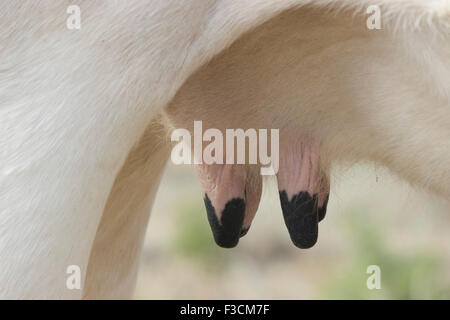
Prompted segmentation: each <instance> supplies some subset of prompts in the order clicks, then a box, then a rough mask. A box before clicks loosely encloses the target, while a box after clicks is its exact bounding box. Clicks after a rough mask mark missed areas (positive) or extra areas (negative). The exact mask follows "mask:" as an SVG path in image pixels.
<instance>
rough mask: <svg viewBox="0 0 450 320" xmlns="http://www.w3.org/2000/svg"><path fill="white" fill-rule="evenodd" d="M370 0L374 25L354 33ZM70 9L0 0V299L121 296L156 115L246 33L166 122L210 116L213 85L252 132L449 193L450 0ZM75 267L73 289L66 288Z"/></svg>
mask: <svg viewBox="0 0 450 320" xmlns="http://www.w3.org/2000/svg"><path fill="white" fill-rule="evenodd" d="M376 3H379V4H381V5H382V7H381V8H382V10H383V12H384V15H383V19H384V20H383V21H384V28H385V30H383V31H370V32H369V31H368V30H363V28H364V25H363V26H361V23H363V22H364V21H363V20H362V19H361V16H364V8H365V7H367V6H368V5H372V4H376ZM78 5H79V6H80V7H81V10H82V28H81V30H78V31H72V30H68V29H66V28H65V19H66V17H67V16H66V14H65V13H66V8H67V3H66V2H64V1H50V0H48V1H39V2H36V1H31V0H30V1H24V2H10V1H2V10H1V11H0V47H1V48H2V50H1V51H0V297H2V298H80V297H82V296H84V297H86V298H104V297H129V296H130V294H131V292H132V290H133V286H134V281H135V274H136V266H137V261H138V256H139V251H140V246H141V243H142V235H143V233H144V231H145V227H144V226H145V223H146V221H147V219H148V212H149V208H150V207H151V202H152V198H153V196H154V194H155V192H156V188H157V185H158V182H159V177H160V174H161V170H162V168H163V167H164V163H165V160H166V157H167V152H168V151H167V150H166V148H167V145H164V144H163V145H161V139H162V138H161V136H163V135H164V134H160V133H159V132H160V129H158V125H157V124H156V123H155V121H156V120H155V117H156V115H157V114H158V113H159V112H160V111H161V110H162V109H163V108H164V107H165V106H166V105H167V104H168V103H169V102H170V101H171V100H172V98H173V96H174V95H175V94H176V93H177V91H178V89H179V88H180V87H181V86H183V83H185V81H186V79H188V77H189V76H191V75H192V74H193V73H194V72H195V71H196V70H197V69H198V68H200V67H201V66H202V65H205V63H206V62H208V61H209V60H210V59H211V58H212V57H213V56H215V55H216V54H218V53H220V52H221V51H223V49H225V48H226V47H228V46H229V45H231V44H232V43H233V42H235V41H236V40H237V39H238V38H240V36H242V35H243V34H244V33H245V32H247V31H249V30H251V29H254V31H253V32H251V33H247V35H246V36H245V37H243V38H241V39H240V40H239V41H238V42H236V44H235V45H234V46H233V47H232V48H231V50H228V51H223V52H224V53H223V54H222V55H221V56H220V57H219V58H218V59H216V60H214V61H213V62H212V64H210V65H209V66H211V68H210V69H208V68H209V67H208V66H206V67H204V68H203V69H201V71H200V72H199V73H197V74H195V75H194V76H193V77H192V78H190V79H189V80H188V81H187V82H186V84H185V85H184V86H183V88H182V89H181V91H180V92H179V94H178V95H177V97H176V98H175V100H174V101H173V102H172V104H171V108H170V109H169V117H170V118H171V119H172V122H178V121H180V123H184V122H187V121H189V120H190V117H193V116H197V115H198V117H200V119H202V118H206V119H211V120H212V121H214V119H215V117H216V115H217V114H218V111H220V110H221V109H220V108H221V107H224V105H223V101H224V100H221V99H220V95H221V94H222V95H223V97H225V98H231V99H235V100H236V101H234V100H232V101H231V102H233V103H231V102H230V104H229V105H227V106H226V107H227V108H229V113H228V114H234V116H231V117H229V119H228V120H229V122H228V123H229V126H230V127H233V126H234V125H235V124H238V123H239V122H238V121H237V120H236V119H239V117H240V116H241V114H239V112H240V113H244V115H245V114H247V118H244V119H248V120H249V122H250V123H253V124H255V126H256V127H264V126H268V127H273V126H274V125H277V126H280V127H286V128H288V129H289V130H291V131H292V132H295V128H301V130H302V131H307V133H308V134H311V133H312V134H314V135H315V136H317V137H318V138H319V139H320V140H321V141H322V143H323V153H324V154H326V155H328V157H329V158H328V159H327V160H326V162H328V163H331V161H334V160H335V159H351V160H360V159H371V160H374V161H377V162H381V163H383V164H385V165H387V166H388V167H390V168H391V169H392V170H394V171H396V172H397V173H399V174H400V175H401V176H403V177H405V178H407V179H408V180H410V181H412V182H415V183H417V184H419V185H421V186H424V187H427V188H429V189H430V190H433V191H435V192H437V193H440V194H442V195H444V196H447V197H449V196H450V161H448V160H449V159H450V139H449V138H450V136H449V132H450V106H449V97H450V81H449V80H450V59H448V58H449V57H450V45H449V44H450V42H449V30H450V29H449V25H450V22H449V19H450V18H449V12H450V5H449V1H446V0H435V1H426V0H390V1H388V0H384V1H367V0H359V1H356V0H342V1H338V0H335V1H333V0H326V1H325V0H324V1H320V0H319V1H306V0H305V1H302V0H286V1H270V0H263V1H261V0H239V1H238V0H234V1H230V0H226V1H225V0H224V1H220V0H217V1H213V0H195V1H185V2H180V1H178V0H154V1H151V2H149V1H144V0H135V1H126V2H125V1H106V0H104V1H88V0H81V1H78ZM305 5H307V7H304V6H305ZM296 7H303V9H298V11H296V12H295V13H292V14H293V16H290V15H289V14H288V15H283V16H281V18H276V17H277V16H278V14H279V13H281V12H283V11H288V10H291V9H293V8H296ZM312 7H314V8H315V9H314V10H312V9H311V8H312ZM358 9H359V10H358ZM361 9H362V10H361ZM311 10H312V11H311ZM328 11H329V12H331V15H326V14H325V13H326V12H328ZM354 12H359V13H357V14H356V16H359V17H360V18H355V20H353V21H352V20H351V19H350V17H351V16H352V13H354ZM333 16H334V17H333ZM285 19H287V20H288V23H285ZM317 19H319V20H317ZM266 21H269V22H268V24H266V25H262V24H263V23H264V22H266ZM261 25H262V26H261ZM258 26H261V27H260V28H258ZM261 37H263V38H264V37H267V39H266V40H267V44H265V42H262V44H263V46H262V47H261V48H259V47H256V49H255V47H252V46H254V45H255V44H258V43H259V42H258V39H260V38H261ZM252 48H253V49H252ZM252 50H256V51H257V52H252ZM250 53H252V54H250ZM253 53H255V54H253ZM256 53H257V54H256ZM253 56H255V57H257V58H256V59H253V58H252V57H253ZM253 60H255V61H253ZM287 61H289V64H288V63H287ZM234 66H238V67H237V68H234ZM250 66H252V68H250ZM217 71H220V73H219V74H217ZM211 73H212V74H213V76H211ZM224 78H225V79H229V81H224V80H223V79H224ZM214 79H216V80H217V81H216V82H211V81H210V80H214ZM205 81H206V82H205ZM203 85H208V86H209V89H210V90H212V91H209V89H208V91H204V90H203V89H202V86H203ZM221 89H224V90H221ZM255 90H256V91H255ZM254 92H256V94H254ZM250 93H253V94H250ZM218 97H219V98H218ZM223 97H222V98H223ZM238 98H239V99H238ZM183 110H185V111H186V112H190V116H186V114H184V113H183ZM231 111H232V112H231ZM235 112H238V113H235ZM253 114H254V115H255V116H254V117H249V115H253ZM152 119H153V121H154V122H153V124H152V125H151V126H150V128H149V129H148V131H147V134H146V135H144V132H145V129H146V128H147V127H148V126H149V124H150V123H152ZM266 119H269V120H270V121H267V120H266ZM269 122H270V123H269ZM226 125H228V124H226ZM141 137H142V138H141ZM140 138H141V139H140ZM139 139H140V140H139ZM137 141H140V142H139V143H138V144H137V145H136V142H137ZM135 145H136V146H135ZM133 146H135V148H134V149H133V150H132V148H133ZM130 151H131V153H130ZM149 154H150V155H151V157H149V158H148V157H147V156H148V155H149ZM146 159H148V161H144V160H146ZM127 215H128V216H127ZM107 243H110V246H106V244H107ZM125 260H127V261H125ZM72 264H76V265H79V266H80V267H81V270H82V275H83V280H84V279H87V281H88V282H87V283H83V288H84V292H81V291H80V290H68V289H67V288H66V286H65V284H66V276H67V275H66V273H65V271H66V267H67V266H68V265H72Z"/></svg>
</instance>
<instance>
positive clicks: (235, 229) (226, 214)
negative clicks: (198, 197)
mask: <svg viewBox="0 0 450 320" xmlns="http://www.w3.org/2000/svg"><path fill="white" fill-rule="evenodd" d="M203 200H204V201H205V207H206V213H207V215H208V221H209V225H210V226H211V230H212V233H213V236H214V241H215V242H216V243H217V245H218V246H219V247H222V248H234V247H236V245H237V244H238V242H239V238H240V236H241V229H242V224H243V223H244V215H245V201H244V199H242V198H233V199H231V200H230V201H228V202H227V204H226V205H225V208H224V209H223V211H222V216H221V219H220V222H219V219H218V218H217V215H216V209H215V208H214V206H213V205H212V203H211V200H210V199H209V197H208V195H207V194H205V198H204V199H203Z"/></svg>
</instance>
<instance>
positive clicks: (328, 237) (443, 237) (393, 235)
mask: <svg viewBox="0 0 450 320" xmlns="http://www.w3.org/2000/svg"><path fill="white" fill-rule="evenodd" d="M264 182H265V184H264V189H263V196H262V200H261V203H260V206H259V209H258V213H257V215H256V217H255V220H254V222H253V224H252V227H251V229H250V231H249V233H248V234H247V235H246V236H245V237H243V238H241V240H240V242H239V245H238V246H237V247H236V248H234V249H222V248H219V247H218V246H217V245H216V244H215V243H214V240H213V237H212V233H211V230H210V228H209V225H208V221H207V218H206V212H205V208H204V205H203V200H202V194H201V191H200V184H199V181H198V179H197V177H196V172H195V169H194V168H193V167H189V166H174V165H169V166H168V168H167V169H166V172H165V174H164V177H163V180H162V184H161V186H160V189H159V191H158V195H157V198H156V203H155V206H154V209H153V212H152V215H151V218H150V224H149V227H148V230H147V235H146V240H145V245H144V250H143V256H142V260H141V265H140V270H139V277H138V282H137V288H136V292H135V299H450V210H449V206H448V204H447V203H445V202H444V201H443V200H440V199H438V198H433V197H430V196H428V195H426V194H425V193H424V192H422V191H420V190H415V189H413V188H412V187H410V186H408V185H407V184H405V183H402V182H400V181H398V180H397V179H396V178H394V177H393V176H392V175H390V174H389V173H388V172H386V171H384V170H383V169H379V168H375V167H373V166H369V165H360V166H357V167H352V168H351V169H344V168H336V169H335V170H334V171H333V175H332V180H331V185H332V191H331V195H330V203H329V206H328V212H327V216H326V218H325V219H324V220H323V221H322V222H321V223H320V225H319V240H318V242H317V244H316V245H315V246H314V247H313V248H311V249H308V250H300V249H298V248H296V247H295V246H294V245H293V244H292V243H291V241H290V239H289V235H288V232H287V230H286V227H285V225H284V221H283V217H282V213H281V208H280V204H279V199H278V191H277V188H276V182H275V180H274V179H272V180H271V179H268V180H266V181H264ZM370 265H377V266H379V267H380V270H381V289H379V290H377V289H375V290H369V289H368V288H367V285H366V281H367V279H368V277H369V276H370V274H368V273H367V272H366V270H367V267H368V266H370Z"/></svg>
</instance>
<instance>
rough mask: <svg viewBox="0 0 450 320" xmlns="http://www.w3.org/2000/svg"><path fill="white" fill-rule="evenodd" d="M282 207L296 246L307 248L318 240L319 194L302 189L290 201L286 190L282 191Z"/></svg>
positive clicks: (290, 234)
mask: <svg viewBox="0 0 450 320" xmlns="http://www.w3.org/2000/svg"><path fill="white" fill-rule="evenodd" d="M280 201H281V208H282V210H283V216H284V222H285V224H286V227H287V229H288V231H289V236H290V237H291V240H292V242H293V243H294V245H295V246H297V247H299V248H301V249H307V248H311V247H312V246H314V245H315V244H316V242H317V237H318V233H319V220H318V209H317V195H314V196H310V195H309V193H308V192H306V191H301V192H299V193H297V194H296V195H294V196H293V197H292V200H291V201H289V199H288V196H287V193H286V191H285V190H283V191H280Z"/></svg>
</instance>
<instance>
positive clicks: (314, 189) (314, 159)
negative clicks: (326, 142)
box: [277, 142, 326, 204]
mask: <svg viewBox="0 0 450 320" xmlns="http://www.w3.org/2000/svg"><path fill="white" fill-rule="evenodd" d="M317 149H318V148H317V147H315V146H312V145H310V144H308V143H303V142H296V143H290V144H287V145H285V146H284V147H283V148H282V150H280V168H279V170H278V174H277V179H278V189H279V190H280V191H283V190H284V191H286V193H287V195H288V198H289V199H292V197H293V196H294V195H296V194H297V193H299V192H300V191H308V193H309V194H310V195H311V196H313V195H314V194H322V192H321V191H322V190H320V188H321V187H322V184H323V182H321V181H319V180H318V179H319V177H321V179H325V180H326V178H324V177H323V174H322V173H321V171H320V164H319V153H318V150H317ZM322 198H323V199H321V200H322V204H323V202H324V201H325V198H326V195H325V196H323V197H322Z"/></svg>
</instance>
